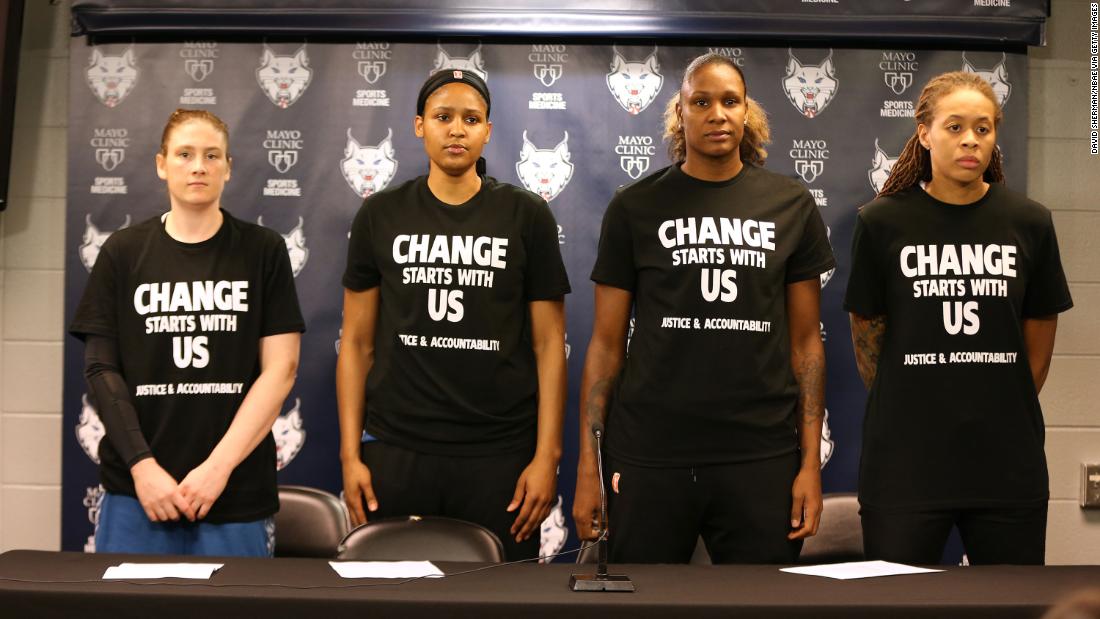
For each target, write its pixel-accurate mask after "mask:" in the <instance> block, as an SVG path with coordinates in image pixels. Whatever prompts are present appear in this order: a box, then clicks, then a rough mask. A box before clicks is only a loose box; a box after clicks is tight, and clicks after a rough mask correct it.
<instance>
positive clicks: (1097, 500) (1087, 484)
mask: <svg viewBox="0 0 1100 619" xmlns="http://www.w3.org/2000/svg"><path fill="white" fill-rule="evenodd" d="M1081 507H1082V508H1084V509H1100V464H1087V463H1081Z"/></svg>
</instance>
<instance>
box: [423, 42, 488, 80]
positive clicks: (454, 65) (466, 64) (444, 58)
mask: <svg viewBox="0 0 1100 619" xmlns="http://www.w3.org/2000/svg"><path fill="white" fill-rule="evenodd" d="M435 46H436V49H437V50H438V51H437V52H436V54H435V65H433V66H432V73H435V72H436V71H442V70H443V69H458V70H459V71H469V72H470V73H474V74H476V75H477V76H478V77H480V78H481V79H483V80H485V81H489V72H488V71H486V70H485V60H484V59H483V58H482V57H481V44H480V43H478V46H477V49H475V50H474V51H473V53H471V54H470V55H469V56H466V57H465V58H463V57H461V56H451V55H450V54H448V53H447V50H445V49H443V46H442V45H440V44H438V43H436V44H435Z"/></svg>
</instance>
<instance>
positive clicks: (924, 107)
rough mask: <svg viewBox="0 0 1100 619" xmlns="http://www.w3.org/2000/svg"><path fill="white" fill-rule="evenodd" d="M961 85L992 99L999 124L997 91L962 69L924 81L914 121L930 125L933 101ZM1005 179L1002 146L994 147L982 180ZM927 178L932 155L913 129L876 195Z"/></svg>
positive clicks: (999, 109) (885, 193)
mask: <svg viewBox="0 0 1100 619" xmlns="http://www.w3.org/2000/svg"><path fill="white" fill-rule="evenodd" d="M963 88H969V89H971V90H975V91H977V92H979V93H981V94H982V95H984V96H985V98H987V99H989V101H990V102H991V103H993V109H994V116H993V126H994V127H997V126H999V125H1000V124H1001V120H1002V119H1003V118H1004V112H1003V111H1002V110H1001V106H1000V104H998V103H997V95H996V94H994V93H993V87H991V86H990V85H989V82H987V81H985V80H984V79H982V77H981V76H979V75H977V74H976V73H967V72H965V71H952V72H950V73H942V74H940V75H937V76H936V77H933V78H932V79H931V80H929V81H928V83H927V84H925V86H924V89H923V90H921V93H920V99H918V100H917V109H916V112H914V114H913V119H914V120H915V121H916V123H917V125H918V126H919V125H925V126H931V124H932V117H933V115H934V114H935V110H936V104H937V103H938V102H939V100H940V99H942V98H943V97H945V96H947V95H949V94H951V93H953V92H955V91H956V90H960V89H963ZM1004 179H1005V175H1004V169H1003V158H1002V156H1001V149H999V148H994V149H993V155H992V156H991V157H990V159H989V166H987V167H986V169H985V172H983V173H982V180H984V181H986V182H987V183H1003V182H1004ZM930 180H932V156H931V155H930V154H929V153H928V149H926V148H924V147H923V146H922V145H921V143H920V137H919V135H918V132H917V131H916V130H914V131H913V135H912V136H911V137H910V138H909V141H908V142H906V143H905V148H903V149H902V151H901V155H899V156H898V160H897V163H895V164H894V167H893V168H892V169H891V170H890V176H889V177H888V178H887V179H886V183H885V184H884V185H883V186H882V191H880V192H878V197H882V196H889V195H891V194H895V193H898V192H900V191H904V190H906V189H908V188H910V187H912V186H913V185H916V184H917V183H919V182H921V181H924V182H928V181H930Z"/></svg>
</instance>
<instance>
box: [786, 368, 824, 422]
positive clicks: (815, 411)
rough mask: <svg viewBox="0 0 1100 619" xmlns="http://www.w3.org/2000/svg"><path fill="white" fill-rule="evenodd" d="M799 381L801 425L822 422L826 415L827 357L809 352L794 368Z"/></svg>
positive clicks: (796, 378)
mask: <svg viewBox="0 0 1100 619" xmlns="http://www.w3.org/2000/svg"><path fill="white" fill-rule="evenodd" d="M791 369H792V370H793V371H794V377H795V380H797V381H798V415H799V422H800V425H801V426H806V425H814V424H820V423H821V420H822V418H823V417H824V416H825V357H824V355H821V354H808V355H804V356H803V357H802V358H801V359H799V360H798V361H797V362H796V363H795V365H794V367H793V368H791Z"/></svg>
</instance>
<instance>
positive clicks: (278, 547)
mask: <svg viewBox="0 0 1100 619" xmlns="http://www.w3.org/2000/svg"><path fill="white" fill-rule="evenodd" d="M350 528H351V522H350V519H349V518H348V511H347V508H346V507H345V506H344V502H343V501H341V500H340V499H339V498H338V497H336V496H335V495H333V494H331V493H329V492H325V491H324V490H318V489H317V488H308V487H306V486H279V513H277V514H275V556H276V557H319V558H324V559H331V558H333V557H335V556H336V552H337V549H338V547H339V545H340V541H341V540H342V539H344V536H345V535H347V533H348V529H350Z"/></svg>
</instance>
